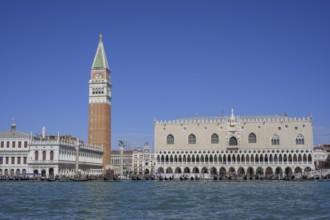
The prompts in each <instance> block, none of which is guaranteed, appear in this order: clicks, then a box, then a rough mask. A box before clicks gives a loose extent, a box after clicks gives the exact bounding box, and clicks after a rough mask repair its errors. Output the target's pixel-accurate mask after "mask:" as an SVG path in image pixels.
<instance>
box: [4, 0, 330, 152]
mask: <svg viewBox="0 0 330 220" xmlns="http://www.w3.org/2000/svg"><path fill="white" fill-rule="evenodd" d="M99 33H102V34H103V41H104V45H105V50H106V53H107V57H108V61H109V65H110V69H111V74H112V75H111V80H112V84H113V90H112V95H113V100H112V138H113V140H112V143H113V148H115V147H116V146H115V145H117V143H118V140H119V139H124V140H126V141H128V142H129V143H130V144H131V147H132V148H133V147H137V146H139V145H143V143H144V142H145V141H149V142H150V143H153V120H154V117H156V118H157V119H160V120H169V119H170V120H172V119H178V118H183V117H190V116H194V115H195V114H196V113H198V115H199V116H219V115H221V112H222V111H224V114H225V115H228V114H230V109H231V108H232V107H233V108H234V109H235V114H236V115H271V114H280V113H284V112H287V113H288V114H289V116H296V117H303V116H309V115H310V114H313V125H314V144H315V145H317V144H323V143H330V114H329V113H330V110H329V109H330V108H329V107H330V101H329V100H330V98H329V96H330V86H329V83H330V1H327V0H324V1H319V0H310V1H303V0H297V1H294V0H291V1H281V0H276V1H271V0H269V1H264V0H260V1H258V0H254V1H253V0H252V1H244V0H242V1H229V0H228V1H220V0H214V1H202V0H200V1H194V0H189V1H184V0H180V1H174V0H170V1H152V0H150V1H146V0H141V1H134V0H131V1H125V0H124V1H95V0H93V1H92V0H90V1H52V2H50V1H36V0H34V1H9V0H2V1H0V67H1V68H0V71H1V81H0V82H1V83H0V130H8V129H9V127H10V124H11V118H12V117H14V118H15V121H16V123H17V128H18V130H21V131H25V132H28V133H29V132H31V131H32V132H33V133H36V132H38V133H41V128H42V126H46V128H47V133H48V134H56V133H57V131H60V133H61V134H72V135H74V136H77V137H79V138H81V139H83V140H86V139H87V124H88V80H89V78H90V69H91V65H92V62H93V58H94V55H95V52H96V48H97V45H98V41H99V39H98V36H99Z"/></svg>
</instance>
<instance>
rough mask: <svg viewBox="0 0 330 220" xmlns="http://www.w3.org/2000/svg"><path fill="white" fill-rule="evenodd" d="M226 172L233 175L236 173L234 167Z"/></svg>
mask: <svg viewBox="0 0 330 220" xmlns="http://www.w3.org/2000/svg"><path fill="white" fill-rule="evenodd" d="M228 172H229V173H230V174H235V173H236V172H235V168H234V167H230V168H229V170H228Z"/></svg>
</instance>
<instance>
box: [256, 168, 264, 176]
mask: <svg viewBox="0 0 330 220" xmlns="http://www.w3.org/2000/svg"><path fill="white" fill-rule="evenodd" d="M256 173H257V175H264V169H262V167H258V168H257V170H256Z"/></svg>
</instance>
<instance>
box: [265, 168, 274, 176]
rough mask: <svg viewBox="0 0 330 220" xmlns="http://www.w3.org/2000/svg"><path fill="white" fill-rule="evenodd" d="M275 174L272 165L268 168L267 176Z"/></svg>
mask: <svg viewBox="0 0 330 220" xmlns="http://www.w3.org/2000/svg"><path fill="white" fill-rule="evenodd" d="M272 175H273V169H272V168H271V167H267V168H266V176H272Z"/></svg>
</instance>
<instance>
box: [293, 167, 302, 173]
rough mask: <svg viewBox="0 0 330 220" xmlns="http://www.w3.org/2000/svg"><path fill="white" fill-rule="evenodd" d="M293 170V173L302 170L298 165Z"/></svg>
mask: <svg viewBox="0 0 330 220" xmlns="http://www.w3.org/2000/svg"><path fill="white" fill-rule="evenodd" d="M294 172H295V173H302V170H301V168H300V167H296V168H295V169H294Z"/></svg>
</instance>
